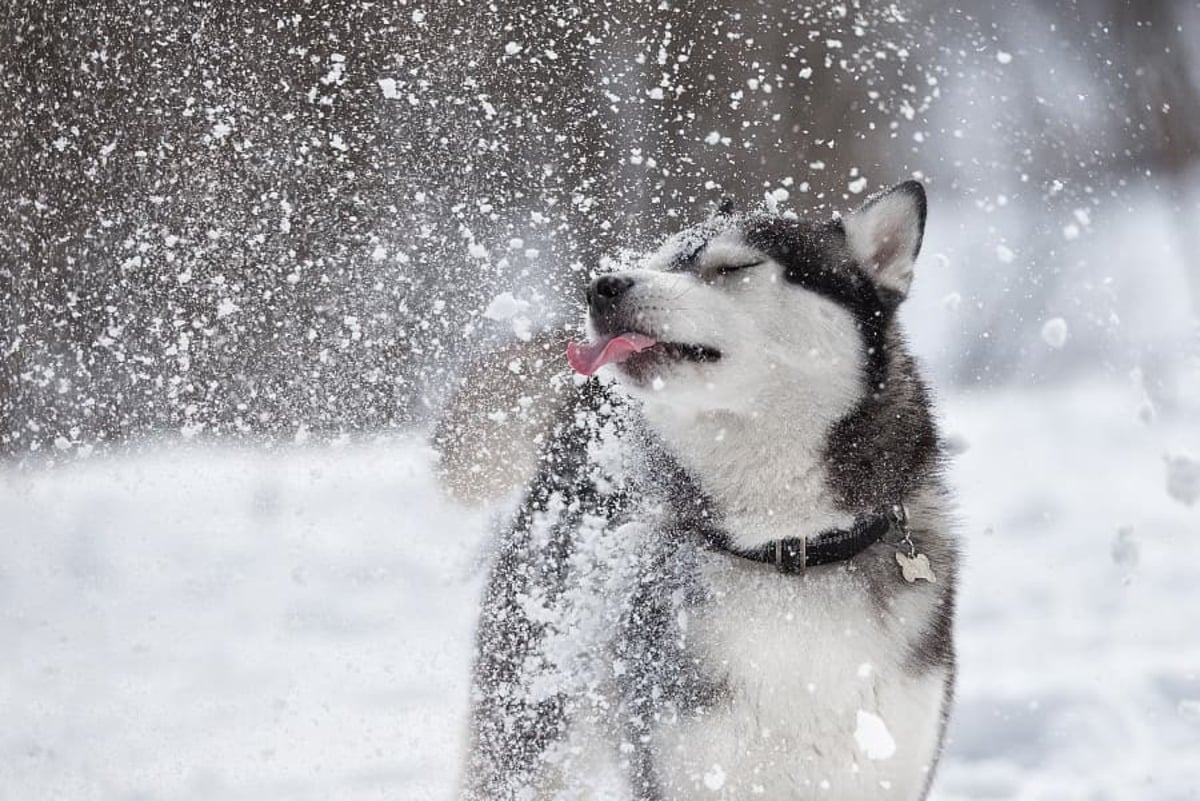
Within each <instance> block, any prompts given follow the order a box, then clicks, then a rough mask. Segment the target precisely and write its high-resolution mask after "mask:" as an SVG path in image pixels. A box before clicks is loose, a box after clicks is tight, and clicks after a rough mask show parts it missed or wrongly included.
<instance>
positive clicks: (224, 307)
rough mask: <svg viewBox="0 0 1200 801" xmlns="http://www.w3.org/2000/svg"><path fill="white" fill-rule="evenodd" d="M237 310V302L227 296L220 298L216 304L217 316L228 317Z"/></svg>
mask: <svg viewBox="0 0 1200 801" xmlns="http://www.w3.org/2000/svg"><path fill="white" fill-rule="evenodd" d="M237 310H238V307H237V304H236V303H234V302H233V301H232V300H230V299H229V298H221V302H220V303H218V304H217V317H228V316H229V315H231V314H233V313H235V312H236V311H237Z"/></svg>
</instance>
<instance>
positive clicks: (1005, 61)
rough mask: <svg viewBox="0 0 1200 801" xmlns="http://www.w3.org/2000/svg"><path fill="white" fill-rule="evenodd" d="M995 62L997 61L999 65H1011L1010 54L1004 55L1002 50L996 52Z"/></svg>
mask: <svg viewBox="0 0 1200 801" xmlns="http://www.w3.org/2000/svg"><path fill="white" fill-rule="evenodd" d="M996 60H997V61H999V62H1000V63H1001V64H1011V63H1012V53H1006V52H1004V51H1003V50H999V51H997V52H996Z"/></svg>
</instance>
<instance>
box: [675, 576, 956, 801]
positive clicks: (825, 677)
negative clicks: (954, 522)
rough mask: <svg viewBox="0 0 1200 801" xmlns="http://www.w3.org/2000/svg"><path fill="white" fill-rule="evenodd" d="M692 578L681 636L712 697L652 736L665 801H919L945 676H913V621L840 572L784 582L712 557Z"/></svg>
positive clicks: (677, 713)
mask: <svg viewBox="0 0 1200 801" xmlns="http://www.w3.org/2000/svg"><path fill="white" fill-rule="evenodd" d="M695 578H696V581H697V582H698V584H699V585H700V587H701V588H702V592H701V593H700V594H699V595H700V598H701V600H698V601H697V602H696V603H694V604H692V605H691V606H689V607H688V608H686V609H684V610H681V614H680V616H679V626H680V628H681V630H682V638H683V640H684V642H685V643H686V649H687V651H688V652H689V654H690V655H691V656H692V657H693V658H694V659H695V660H696V662H698V663H699V664H700V665H702V668H701V669H702V670H703V671H704V673H705V674H707V675H706V678H707V681H708V682H710V683H711V684H712V685H713V686H715V687H716V688H717V690H716V692H715V693H714V695H713V700H712V702H711V703H710V704H708V705H705V706H701V707H699V708H697V709H691V710H689V709H678V710H676V711H675V713H674V714H672V715H668V716H666V717H665V718H664V719H663V721H662V723H661V725H659V726H657V727H655V729H654V730H653V735H652V737H653V749H654V751H655V753H656V754H657V766H656V767H657V774H658V781H659V782H660V784H661V787H662V795H663V797H665V798H731V799H732V798H763V799H776V798H777V799H785V798H786V799H791V800H792V801H794V800H795V799H804V798H810V797H811V798H838V799H842V800H843V801H847V800H851V799H858V798H863V799H867V798H872V799H874V798H880V797H887V795H888V794H889V791H891V792H894V793H895V797H898V798H911V797H914V796H916V795H919V793H920V792H921V788H922V787H923V786H924V784H925V783H926V781H927V777H928V774H929V771H930V769H931V768H932V765H933V762H934V761H935V759H936V754H937V745H938V739H939V733H940V727H941V708H942V699H943V695H944V687H945V679H946V676H945V675H944V674H943V673H941V672H935V673H932V674H930V673H926V674H919V675H913V674H911V673H910V672H909V671H908V670H906V669H905V666H904V665H903V664H902V662H903V660H904V655H905V654H906V653H908V648H907V644H908V640H909V639H910V637H911V635H912V632H911V631H908V630H907V628H908V622H907V620H906V617H905V615H904V613H903V612H904V610H892V612H891V613H887V614H884V613H881V611H880V610H879V609H877V608H875V605H874V601H873V600H872V599H871V597H870V594H869V592H868V590H867V587H866V580H865V578H864V577H863V576H860V575H856V574H855V573H853V572H849V571H847V570H845V569H843V568H841V567H835V568H828V569H823V570H821V571H819V572H818V571H813V572H810V573H809V574H808V575H806V576H804V577H799V576H789V575H782V574H779V573H778V572H776V571H774V569H772V568H770V567H766V566H761V565H756V564H750V563H740V562H736V561H731V559H730V557H728V556H725V555H722V554H715V553H706V554H704V555H703V556H702V557H701V558H700V561H699V564H698V565H697V571H696V577H695ZM911 611H912V612H914V613H916V612H918V611H919V610H918V609H916V608H913V609H912V610H911ZM918 619H919V618H918ZM914 622H915V621H914Z"/></svg>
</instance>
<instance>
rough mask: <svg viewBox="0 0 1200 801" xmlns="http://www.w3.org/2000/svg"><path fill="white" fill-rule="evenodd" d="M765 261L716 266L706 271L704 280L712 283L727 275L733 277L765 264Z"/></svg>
mask: <svg viewBox="0 0 1200 801" xmlns="http://www.w3.org/2000/svg"><path fill="white" fill-rule="evenodd" d="M765 261H766V260H765V259H758V260H756V261H747V262H733V263H726V264H715V265H713V266H712V267H709V268H708V269H706V270H705V271H704V278H705V280H707V281H712V280H715V279H717V278H722V277H724V276H727V275H733V274H734V273H736V272H740V271H742V270H747V269H749V268H751V267H757V266H759V265H760V264H763V263H764V262H765Z"/></svg>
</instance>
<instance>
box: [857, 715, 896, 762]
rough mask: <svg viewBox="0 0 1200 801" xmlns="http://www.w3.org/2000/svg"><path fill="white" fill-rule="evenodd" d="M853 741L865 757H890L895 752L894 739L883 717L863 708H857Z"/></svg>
mask: <svg viewBox="0 0 1200 801" xmlns="http://www.w3.org/2000/svg"><path fill="white" fill-rule="evenodd" d="M854 742H855V743H856V744H857V745H858V750H860V751H862V752H863V753H864V754H866V756H867V759H891V758H892V756H893V755H894V754H895V753H896V741H895V739H893V737H892V733H891V732H890V731H888V727H887V724H886V723H884V722H883V718H881V717H879V716H878V715H874V714H872V713H870V712H867V711H866V710H863V709H860V710H858V725H857V727H856V728H855V730H854Z"/></svg>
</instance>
